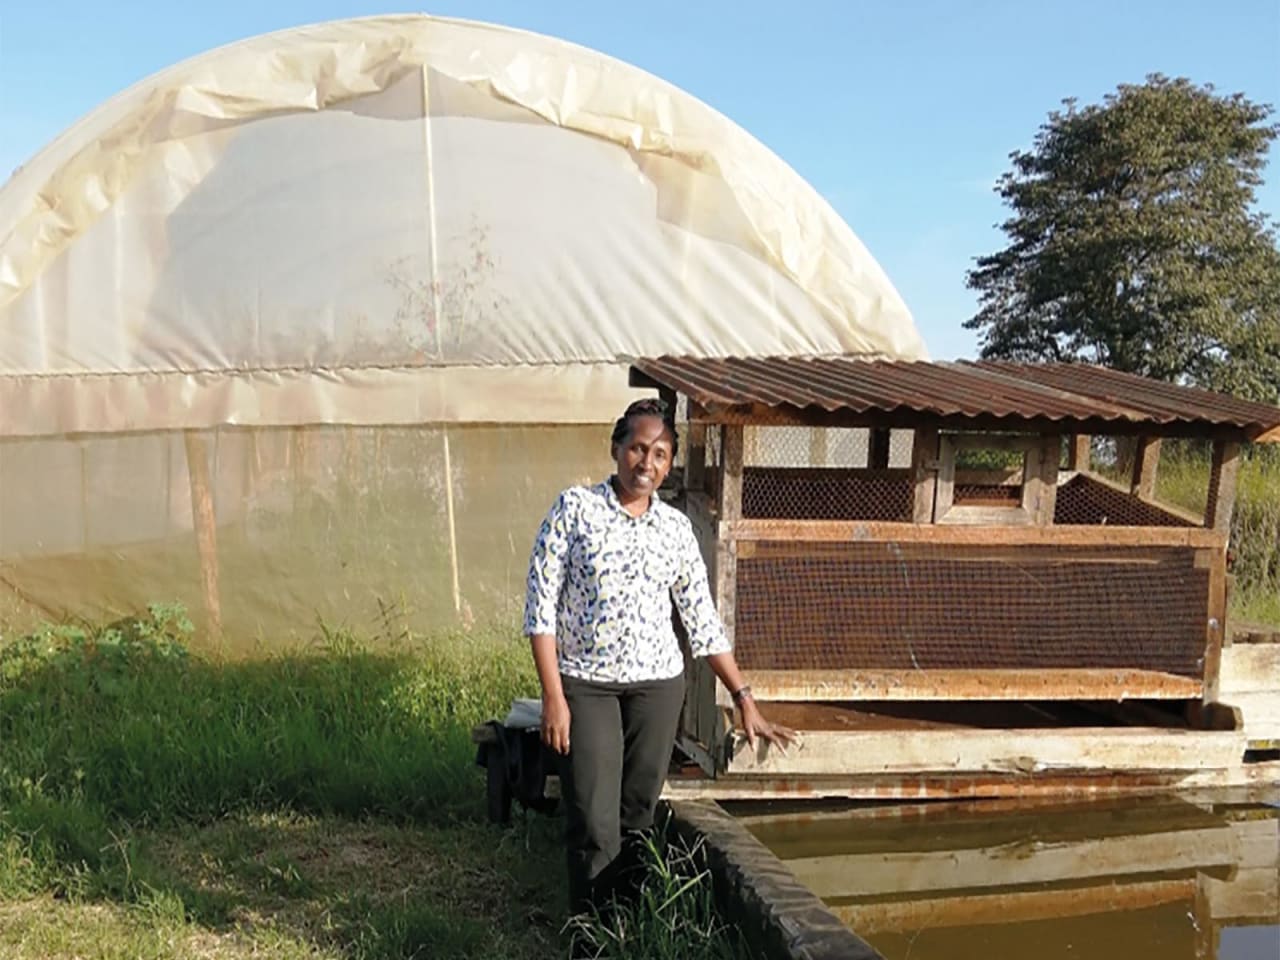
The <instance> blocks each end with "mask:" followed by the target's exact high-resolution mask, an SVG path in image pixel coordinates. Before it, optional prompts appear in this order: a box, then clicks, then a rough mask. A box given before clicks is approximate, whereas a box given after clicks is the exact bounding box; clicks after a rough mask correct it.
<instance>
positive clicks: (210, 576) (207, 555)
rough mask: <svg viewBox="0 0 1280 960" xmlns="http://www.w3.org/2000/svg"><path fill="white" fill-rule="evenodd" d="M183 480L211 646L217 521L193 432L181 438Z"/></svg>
mask: <svg viewBox="0 0 1280 960" xmlns="http://www.w3.org/2000/svg"><path fill="white" fill-rule="evenodd" d="M183 438H184V441H185V443H186V451H187V478H188V481H189V484H190V487H191V523H192V527H193V529H194V530H195V536H196V554H197V556H198V558H199V562H200V593H201V597H202V598H203V600H204V613H205V630H206V631H207V632H208V635H209V639H210V640H213V641H214V642H215V643H216V642H220V641H221V640H222V600H221V596H220V592H219V589H218V521H217V517H216V516H215V515H214V509H213V487H212V484H211V483H210V482H209V459H208V456H209V455H208V448H207V446H206V444H205V442H204V437H202V436H201V435H200V433H199V432H198V431H196V430H188V431H186V432H185V434H184V435H183Z"/></svg>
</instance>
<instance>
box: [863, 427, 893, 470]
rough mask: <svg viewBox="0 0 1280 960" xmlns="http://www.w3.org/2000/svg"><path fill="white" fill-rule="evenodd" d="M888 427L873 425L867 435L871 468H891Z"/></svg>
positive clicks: (869, 465)
mask: <svg viewBox="0 0 1280 960" xmlns="http://www.w3.org/2000/svg"><path fill="white" fill-rule="evenodd" d="M889 441H890V434H889V428H888V427H872V428H871V430H870V431H869V432H868V435H867V467H868V469H871V470H888V469H889Z"/></svg>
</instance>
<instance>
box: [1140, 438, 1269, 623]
mask: <svg viewBox="0 0 1280 960" xmlns="http://www.w3.org/2000/svg"><path fill="white" fill-rule="evenodd" d="M1208 487H1209V451H1208V450H1207V449H1206V448H1205V447H1204V446H1203V445H1199V446H1197V445H1193V444H1184V445H1181V446H1179V445H1177V444H1172V443H1166V445H1165V450H1164V451H1163V453H1162V455H1161V458H1160V468H1159V471H1158V472H1157V474H1156V496H1157V497H1158V498H1159V499H1161V500H1164V501H1166V502H1168V503H1172V504H1176V505H1178V506H1182V507H1186V508H1187V509H1189V510H1192V511H1195V512H1199V511H1201V510H1203V509H1204V498H1205V491H1206V490H1207V489H1208ZM1231 574H1232V576H1233V577H1234V578H1235V586H1234V589H1233V591H1232V595H1231V606H1232V610H1231V616H1232V617H1233V618H1235V619H1240V620H1247V621H1252V622H1258V623H1275V624H1280V457H1277V456H1276V451H1275V450H1274V449H1271V448H1268V447H1261V446H1255V447H1250V448H1246V451H1245V460H1244V462H1243V463H1242V464H1241V467H1240V474H1239V476H1238V478H1237V480H1236V502H1235V510H1234V511H1233V513H1232V516H1231Z"/></svg>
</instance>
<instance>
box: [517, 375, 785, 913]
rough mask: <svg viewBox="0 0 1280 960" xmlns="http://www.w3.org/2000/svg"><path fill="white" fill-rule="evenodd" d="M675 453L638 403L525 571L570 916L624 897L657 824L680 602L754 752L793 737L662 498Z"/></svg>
mask: <svg viewBox="0 0 1280 960" xmlns="http://www.w3.org/2000/svg"><path fill="white" fill-rule="evenodd" d="M676 450H677V440H676V431H675V425H674V423H673V422H672V420H671V419H670V418H669V414H668V412H667V407H666V404H664V403H662V402H661V401H659V400H638V401H636V402H635V403H633V404H631V406H629V407H628V408H627V410H626V412H625V413H624V414H623V415H622V417H621V418H619V420H618V421H617V423H616V424H615V425H614V428H613V437H612V447H611V452H612V456H613V458H614V460H615V461H616V462H617V472H616V473H615V474H614V475H613V476H612V477H610V478H609V479H608V480H606V481H604V482H602V483H598V484H596V485H595V486H593V487H573V488H571V489H569V490H566V491H565V492H564V493H562V494H561V495H560V497H559V498H558V499H557V500H556V502H555V504H554V505H553V506H552V508H551V512H550V513H549V514H548V515H547V519H546V520H545V521H544V522H543V524H542V529H541V530H540V531H539V532H538V538H537V540H536V541H535V543H534V547H533V557H532V559H531V561H530V564H529V579H528V595H527V598H526V601H525V614H524V632H525V635H526V636H528V637H529V639H530V643H531V645H532V648H533V660H534V664H535V665H536V667H537V670H538V679H539V680H540V681H541V683H542V741H543V742H544V743H545V744H546V745H547V746H548V747H550V748H551V749H552V750H554V751H555V752H557V753H559V754H561V755H563V756H564V757H565V758H566V760H565V761H564V762H562V764H561V768H562V774H561V788H562V789H561V795H562V797H563V798H564V801H565V806H566V820H567V823H566V834H565V836H566V843H567V846H568V859H569V896H570V903H571V908H572V909H573V910H574V911H575V912H576V911H580V910H583V909H588V908H590V907H591V906H593V905H601V904H603V903H605V902H607V901H608V900H609V899H610V897H611V896H613V895H614V894H618V893H622V892H624V889H623V885H625V883H626V880H625V877H626V875H627V874H628V873H629V872H631V871H630V870H629V867H630V866H631V863H630V860H631V857H632V854H633V851H634V849H635V847H636V846H637V844H636V843H635V842H634V841H635V840H636V838H637V836H638V834H639V832H640V831H643V830H645V829H647V828H649V827H650V826H652V824H653V815H654V809H655V808H656V806H657V802H658V795H659V793H660V792H661V790H662V784H663V781H664V779H665V777H666V772H667V766H668V764H669V762H670V759H671V748H672V745H673V743H674V741H675V736H676V728H677V724H678V722H679V717H680V708H681V704H682V703H683V700H684V676H683V669H684V658H683V655H682V653H681V651H680V647H679V643H678V641H677V639H676V635H675V631H674V629H673V626H672V617H671V610H672V602H673V601H674V603H675V608H676V610H677V611H678V612H679V614H680V618H681V620H682V621H683V622H684V626H685V631H686V633H687V634H688V638H689V648H690V652H691V653H692V654H693V656H695V657H706V658H707V661H708V663H709V664H710V665H711V668H712V670H713V671H714V672H715V674H716V676H717V677H719V678H720V680H721V682H722V683H724V685H725V686H726V687H727V688H728V689H729V690H730V691H732V692H733V699H734V702H735V703H736V704H737V705H738V708H739V709H740V710H741V713H742V728H743V730H744V732H745V733H746V736H747V739H748V740H749V741H750V743H751V745H752V746H753V747H754V746H755V743H756V739H757V738H758V737H762V738H764V739H765V740H767V741H769V742H770V743H773V744H777V745H779V746H785V745H786V744H787V743H789V742H790V740H791V739H792V737H793V736H794V734H793V733H792V732H791V731H790V730H787V729H786V728H783V727H777V726H774V725H772V724H770V723H769V722H768V721H767V720H765V718H764V717H763V716H761V714H760V711H759V709H758V708H757V707H756V704H755V701H754V700H753V699H752V698H751V689H750V688H749V687H748V686H746V684H745V683H744V682H743V680H742V675H741V674H740V673H739V671H738V667H737V664H736V663H735V662H734V659H733V653H732V651H731V648H730V644H729V641H728V638H727V637H726V636H725V632H724V626H723V625H722V624H721V622H720V618H719V616H718V615H717V613H716V611H715V607H714V606H713V604H712V601H711V593H710V590H709V588H708V585H707V570H706V566H705V564H704V563H703V562H702V556H701V554H700V552H699V550H698V544H697V541H696V539H695V538H694V535H693V527H692V525H691V524H690V523H689V520H688V518H687V517H686V516H685V515H684V514H682V513H680V512H679V511H678V510H675V509H674V508H672V507H670V506H668V505H667V504H665V503H663V502H662V501H661V500H660V499H659V498H658V496H657V491H658V488H659V487H660V486H661V485H662V482H663V480H665V479H666V477H667V473H668V472H669V471H670V469H671V464H672V462H673V461H674V459H675V455H676ZM624 848H626V851H625V852H626V853H627V854H628V855H627V856H623V855H622V854H623V853H624Z"/></svg>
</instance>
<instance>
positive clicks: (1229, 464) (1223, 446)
mask: <svg viewBox="0 0 1280 960" xmlns="http://www.w3.org/2000/svg"><path fill="white" fill-rule="evenodd" d="M1239 473H1240V444H1239V443H1238V442H1236V441H1234V440H1215V441H1214V444H1213V460H1212V463H1211V465H1210V468H1209V497H1208V501H1207V502H1206V504H1205V511H1204V525H1205V526H1206V527H1208V528H1209V529H1211V530H1217V531H1218V532H1219V533H1223V534H1225V533H1228V532H1229V531H1230V530H1231V511H1232V510H1233V509H1234V507H1235V502H1236V478H1237V477H1238V476H1239Z"/></svg>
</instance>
